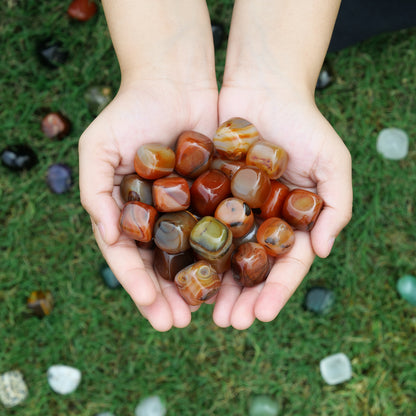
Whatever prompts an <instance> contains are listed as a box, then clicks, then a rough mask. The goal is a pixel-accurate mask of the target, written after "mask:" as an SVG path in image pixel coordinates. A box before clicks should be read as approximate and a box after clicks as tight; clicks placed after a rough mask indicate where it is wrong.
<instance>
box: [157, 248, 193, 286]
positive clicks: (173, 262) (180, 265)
mask: <svg viewBox="0 0 416 416" xmlns="http://www.w3.org/2000/svg"><path fill="white" fill-rule="evenodd" d="M194 261H195V260H194V253H193V251H192V250H191V249H189V250H186V251H182V252H180V253H174V254H170V253H167V252H166V251H163V250H161V249H160V248H159V247H157V246H156V247H155V252H154V256H153V267H154V269H155V270H156V271H157V272H158V273H159V275H160V276H161V277H163V278H164V279H165V280H169V281H171V282H173V281H174V280H175V276H176V274H177V273H179V272H180V271H181V270H182V269H184V268H185V267H187V266H189V265H190V264H192V263H193V262H194Z"/></svg>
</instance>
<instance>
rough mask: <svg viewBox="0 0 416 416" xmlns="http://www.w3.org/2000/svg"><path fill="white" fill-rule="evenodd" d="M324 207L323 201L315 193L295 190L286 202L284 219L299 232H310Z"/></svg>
mask: <svg viewBox="0 0 416 416" xmlns="http://www.w3.org/2000/svg"><path fill="white" fill-rule="evenodd" d="M323 205H324V201H323V199H322V198H321V197H320V196H319V195H317V194H315V193H314V192H310V191H306V190H305V189H293V190H292V191H291V192H290V193H289V195H288V196H287V197H286V199H285V201H284V204H283V208H282V217H283V218H284V219H285V220H286V221H287V222H288V223H289V224H290V225H291V226H292V227H294V228H296V229H297V230H302V231H310V230H311V229H312V228H313V226H314V225H315V222H316V219H317V218H318V216H319V214H320V212H321V210H322V208H323Z"/></svg>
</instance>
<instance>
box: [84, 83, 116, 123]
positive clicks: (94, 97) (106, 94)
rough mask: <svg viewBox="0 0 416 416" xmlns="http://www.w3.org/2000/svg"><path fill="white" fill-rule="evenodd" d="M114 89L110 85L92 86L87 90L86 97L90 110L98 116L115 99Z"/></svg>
mask: <svg viewBox="0 0 416 416" xmlns="http://www.w3.org/2000/svg"><path fill="white" fill-rule="evenodd" d="M113 95H114V94H113V91H112V89H111V88H110V87H108V86H103V85H101V86H91V87H90V88H88V89H87V91H86V92H85V95H84V98H85V101H86V102H87V106H88V109H89V110H90V112H91V113H92V114H93V115H94V116H97V115H98V114H100V113H101V111H103V110H104V108H105V107H106V106H107V104H109V103H110V101H111V100H112V99H113Z"/></svg>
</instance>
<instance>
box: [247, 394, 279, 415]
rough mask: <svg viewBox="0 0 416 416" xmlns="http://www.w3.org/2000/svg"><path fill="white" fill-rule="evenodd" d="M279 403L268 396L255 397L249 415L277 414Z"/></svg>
mask: <svg viewBox="0 0 416 416" xmlns="http://www.w3.org/2000/svg"><path fill="white" fill-rule="evenodd" d="M278 414H279V403H277V402H276V400H274V399H272V398H271V397H268V396H257V397H254V398H253V399H252V401H251V404H250V409H249V416H277V415H278Z"/></svg>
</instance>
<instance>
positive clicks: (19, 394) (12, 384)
mask: <svg viewBox="0 0 416 416" xmlns="http://www.w3.org/2000/svg"><path fill="white" fill-rule="evenodd" d="M27 395H28V388H27V385H26V383H25V381H24V379H23V375H22V373H21V372H20V371H17V370H14V371H7V372H6V373H3V374H1V375H0V401H1V402H2V403H3V405H4V407H14V406H17V405H18V404H20V403H22V402H23V401H24V400H25V399H26V397H27Z"/></svg>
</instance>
